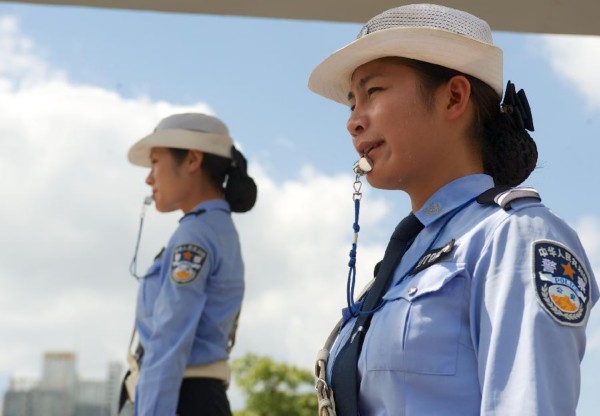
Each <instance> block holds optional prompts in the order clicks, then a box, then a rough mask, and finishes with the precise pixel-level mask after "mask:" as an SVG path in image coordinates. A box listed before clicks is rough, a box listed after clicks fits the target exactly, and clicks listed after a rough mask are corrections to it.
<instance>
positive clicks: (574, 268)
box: [532, 240, 591, 326]
mask: <svg viewBox="0 0 600 416" xmlns="http://www.w3.org/2000/svg"><path fill="white" fill-rule="evenodd" d="M532 257H533V274H534V275H533V281H534V288H535V295H536V298H537V300H538V302H539V304H540V305H541V306H542V308H543V309H544V310H545V311H546V312H547V313H548V314H549V315H550V316H551V317H552V318H553V319H554V320H555V321H557V322H558V323H560V324H563V325H569V326H579V325H582V324H583V320H584V319H585V317H586V315H587V310H588V307H589V292H590V287H591V282H590V278H589V275H588V273H587V271H586V270H585V268H584V267H585V266H584V265H583V263H581V261H579V259H578V258H577V257H576V256H575V255H574V254H573V253H572V252H571V251H570V250H569V249H568V248H567V247H565V246H563V245H562V244H560V243H557V242H555V241H549V240H540V241H535V242H534V243H533V256H532Z"/></svg>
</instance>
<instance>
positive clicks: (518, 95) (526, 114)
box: [500, 81, 534, 131]
mask: <svg viewBox="0 0 600 416" xmlns="http://www.w3.org/2000/svg"><path fill="white" fill-rule="evenodd" d="M500 108H501V110H502V112H503V113H505V114H507V115H508V116H509V117H510V118H511V120H513V121H514V122H515V123H517V125H518V126H519V127H520V128H521V129H527V130H529V131H533V130H534V128H533V116H532V115H531V108H530V107H529V102H528V101H527V96H526V95H525V91H523V90H522V89H521V90H519V92H516V89H515V84H513V83H512V82H510V81H508V83H507V84H506V91H505V92H504V100H503V101H502V104H500Z"/></svg>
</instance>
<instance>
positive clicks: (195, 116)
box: [154, 113, 229, 136]
mask: <svg viewBox="0 0 600 416" xmlns="http://www.w3.org/2000/svg"><path fill="white" fill-rule="evenodd" d="M170 129H181V130H190V131H197V132H201V133H212V134H220V135H223V136H229V130H228V129H227V126H226V125H225V124H224V123H223V122H222V121H221V120H219V119H218V118H216V117H213V116H209V115H207V114H200V113H185V114H174V115H172V116H169V117H166V118H164V119H162V120H161V121H160V123H158V126H156V128H155V129H154V131H155V132H156V131H158V130H170Z"/></svg>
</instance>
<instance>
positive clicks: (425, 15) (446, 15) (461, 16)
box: [356, 4, 494, 44]
mask: <svg viewBox="0 0 600 416" xmlns="http://www.w3.org/2000/svg"><path fill="white" fill-rule="evenodd" d="M403 27H405V28H408V27H412V28H414V27H424V28H430V29H438V30H443V31H446V32H450V33H455V34H458V35H463V36H467V37H470V38H472V39H475V40H477V41H480V42H484V43H488V44H493V43H494V42H493V39H492V30H491V29H490V26H489V25H488V24H487V22H485V21H484V20H481V19H480V18H478V17H476V16H473V15H472V14H470V13H467V12H463V11H461V10H456V9H452V8H450V7H445V6H439V5H436V4H409V5H406V6H400V7H395V8H393V9H389V10H386V11H385V12H383V13H380V14H378V15H377V16H375V17H373V18H372V19H371V20H369V21H368V22H367V23H366V24H365V25H364V26H363V27H362V29H361V30H360V32H359V33H358V36H357V37H356V38H357V39H360V38H362V37H364V36H367V35H368V34H370V33H373V32H377V31H379V30H384V29H401V28H403Z"/></svg>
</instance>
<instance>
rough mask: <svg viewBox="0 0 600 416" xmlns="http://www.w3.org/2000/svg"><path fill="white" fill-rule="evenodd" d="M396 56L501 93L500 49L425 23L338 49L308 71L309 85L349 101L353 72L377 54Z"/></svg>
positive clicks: (384, 31)
mask: <svg viewBox="0 0 600 416" xmlns="http://www.w3.org/2000/svg"><path fill="white" fill-rule="evenodd" d="M388 56H398V57H403V58H410V59H416V60H419V61H424V62H429V63H432V64H437V65H441V66H444V67H447V68H451V69H455V70H457V71H460V72H463V73H465V74H468V75H472V76H474V77H476V78H478V79H480V80H482V81H483V82H485V83H486V84H488V85H490V86H491V87H492V88H493V89H494V90H495V91H496V92H497V93H498V95H499V96H501V95H502V86H503V78H502V50H501V49H500V48H498V47H497V46H494V45H491V44H488V43H485V42H480V41H478V40H475V39H472V38H469V37H467V36H463V35H459V34H455V33H450V32H446V31H444V30H440V29H434V28H426V27H401V28H390V29H382V30H378V31H376V32H373V33H370V34H368V35H366V36H363V37H361V38H359V39H357V40H355V41H354V42H352V43H350V44H348V45H346V46H345V47H343V48H341V49H339V50H337V51H336V52H334V53H333V54H332V55H330V56H329V57H327V58H326V59H325V60H324V61H323V62H321V63H320V64H319V65H318V66H317V67H316V68H315V69H314V70H313V71H312V73H311V74H310V78H309V80H308V88H310V89H311V90H312V91H314V92H316V93H317V94H320V95H322V96H324V97H326V98H329V99H331V100H334V101H337V102H339V103H342V104H346V105H348V104H349V102H348V93H349V92H350V81H351V78H352V74H353V73H354V71H355V70H356V68H358V67H359V66H361V65H363V64H366V63H367V62H371V61H373V60H375V59H378V58H384V57H388Z"/></svg>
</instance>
